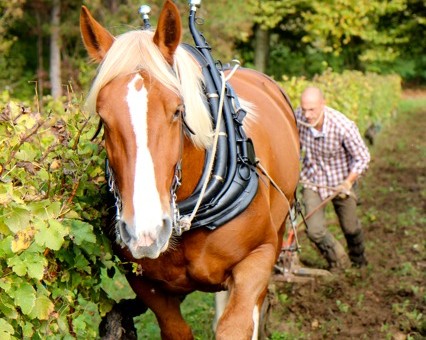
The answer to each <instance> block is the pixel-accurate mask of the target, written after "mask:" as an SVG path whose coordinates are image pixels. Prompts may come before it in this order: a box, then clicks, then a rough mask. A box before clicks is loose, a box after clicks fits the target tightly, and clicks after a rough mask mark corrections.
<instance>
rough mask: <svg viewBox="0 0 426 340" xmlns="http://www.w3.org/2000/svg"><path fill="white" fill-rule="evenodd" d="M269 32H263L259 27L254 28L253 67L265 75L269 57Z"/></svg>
mask: <svg viewBox="0 0 426 340" xmlns="http://www.w3.org/2000/svg"><path fill="white" fill-rule="evenodd" d="M269 40H270V34H269V31H265V30H264V29H262V28H261V27H260V26H256V28H255V51H254V66H255V68H256V70H258V71H260V72H263V73H265V71H266V67H267V66H268V57H269Z"/></svg>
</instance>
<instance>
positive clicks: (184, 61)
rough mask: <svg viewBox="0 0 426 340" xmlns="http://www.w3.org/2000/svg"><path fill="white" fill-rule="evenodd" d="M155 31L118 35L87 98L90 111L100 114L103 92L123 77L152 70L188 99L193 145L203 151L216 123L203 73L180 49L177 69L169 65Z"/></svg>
mask: <svg viewBox="0 0 426 340" xmlns="http://www.w3.org/2000/svg"><path fill="white" fill-rule="evenodd" d="M153 35H154V33H153V32H151V31H146V30H145V31H142V30H138V31H130V32H127V33H124V34H122V35H120V36H118V37H117V38H116V39H115V41H114V43H113V44H112V46H111V48H110V49H109V51H108V53H107V54H106V56H105V59H104V60H103V61H102V63H101V64H100V66H99V70H98V74H97V76H96V78H95V80H94V82H93V85H92V87H91V89H90V92H89V95H88V98H87V102H86V105H87V108H88V110H89V111H90V112H96V100H97V97H98V94H99V91H100V90H101V89H102V87H104V86H105V85H106V84H107V83H108V82H110V81H111V80H113V79H114V78H116V77H117V76H119V75H126V74H132V73H135V72H139V71H140V70H143V69H145V70H148V71H149V72H150V74H151V75H152V76H153V77H154V78H156V79H157V80H158V81H159V82H160V83H162V84H163V85H164V86H166V87H167V88H169V89H170V90H171V91H173V92H174V93H176V94H178V95H180V96H182V97H183V99H184V103H185V111H186V118H185V119H186V122H187V123H188V125H189V127H190V128H191V129H192V130H193V132H194V135H191V139H192V141H193V143H194V144H195V145H196V146H198V147H202V148H207V147H208V146H210V144H211V141H212V124H211V119H210V113H209V111H208V109H207V107H206V104H205V99H204V94H203V91H202V74H201V70H200V68H199V67H198V65H197V64H196V62H195V61H194V59H193V58H192V57H191V56H190V55H189V54H188V53H187V52H186V51H185V50H184V49H183V48H182V47H178V48H177V50H176V54H175V63H174V66H173V69H174V74H173V72H172V70H171V67H170V65H169V64H168V63H167V62H166V60H165V59H164V57H163V55H162V54H161V53H160V51H159V49H158V47H157V46H156V45H155V44H154V42H153V41H152V38H153Z"/></svg>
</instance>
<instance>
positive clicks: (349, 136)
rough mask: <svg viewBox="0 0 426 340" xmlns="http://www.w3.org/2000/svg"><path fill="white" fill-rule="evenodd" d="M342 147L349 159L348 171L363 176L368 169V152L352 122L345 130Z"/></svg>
mask: <svg viewBox="0 0 426 340" xmlns="http://www.w3.org/2000/svg"><path fill="white" fill-rule="evenodd" d="M343 146H344V147H345V149H346V150H347V152H348V154H349V155H350V157H351V160H350V164H349V167H350V171H351V172H354V173H357V174H359V175H361V174H363V173H364V172H365V171H366V170H367V169H368V164H369V162H370V152H369V151H368V147H367V146H366V145H365V143H364V141H363V139H362V137H361V134H360V133H359V129H358V127H357V126H356V125H355V123H354V122H351V123H350V124H349V126H348V128H347V131H346V134H345V137H344V140H343Z"/></svg>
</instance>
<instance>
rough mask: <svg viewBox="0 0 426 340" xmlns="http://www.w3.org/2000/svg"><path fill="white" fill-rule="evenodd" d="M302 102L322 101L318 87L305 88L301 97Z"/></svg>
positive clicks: (322, 96) (321, 94) (322, 97)
mask: <svg viewBox="0 0 426 340" xmlns="http://www.w3.org/2000/svg"><path fill="white" fill-rule="evenodd" d="M301 100H302V101H324V95H323V93H322V91H321V90H320V89H319V88H318V87H314V86H310V87H307V88H306V89H305V90H304V91H303V92H302V96H301Z"/></svg>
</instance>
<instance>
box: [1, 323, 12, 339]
mask: <svg viewBox="0 0 426 340" xmlns="http://www.w3.org/2000/svg"><path fill="white" fill-rule="evenodd" d="M13 334H15V331H14V330H13V326H12V325H11V324H10V323H9V322H7V321H6V320H5V319H3V318H1V319H0V339H4V340H8V339H12V335H13Z"/></svg>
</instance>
